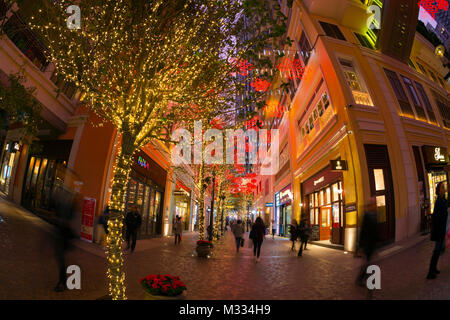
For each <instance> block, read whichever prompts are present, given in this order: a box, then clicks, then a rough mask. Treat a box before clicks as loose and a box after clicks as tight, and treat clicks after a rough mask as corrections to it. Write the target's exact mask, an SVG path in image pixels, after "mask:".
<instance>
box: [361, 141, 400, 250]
mask: <svg viewBox="0 0 450 320" xmlns="http://www.w3.org/2000/svg"><path fill="white" fill-rule="evenodd" d="M364 148H365V152H366V158H367V167H368V170H369V182H370V195H371V197H372V198H374V199H375V202H376V207H377V219H378V233H379V238H380V241H381V242H391V241H393V240H394V238H395V203H394V186H393V183H392V172H391V164H390V161H389V153H388V149H387V146H384V145H364Z"/></svg>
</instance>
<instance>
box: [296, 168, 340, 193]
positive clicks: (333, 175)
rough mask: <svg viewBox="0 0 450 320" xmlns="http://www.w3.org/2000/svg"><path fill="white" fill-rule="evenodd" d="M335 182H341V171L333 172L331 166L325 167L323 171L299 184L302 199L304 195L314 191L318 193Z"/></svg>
mask: <svg viewBox="0 0 450 320" xmlns="http://www.w3.org/2000/svg"><path fill="white" fill-rule="evenodd" d="M337 181H342V171H341V170H337V171H334V170H331V166H327V167H326V168H324V169H323V170H321V171H319V172H318V173H316V174H315V175H313V176H312V177H311V178H309V179H307V180H306V181H304V182H302V184H301V190H302V197H303V196H304V195H308V194H310V193H313V192H314V191H318V190H320V189H321V188H323V187H325V186H327V185H329V184H332V183H335V182H337Z"/></svg>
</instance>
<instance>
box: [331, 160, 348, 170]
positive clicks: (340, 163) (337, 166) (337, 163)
mask: <svg viewBox="0 0 450 320" xmlns="http://www.w3.org/2000/svg"><path fill="white" fill-rule="evenodd" d="M330 164H331V170H335V171H346V170H348V167H347V161H346V160H331V161H330Z"/></svg>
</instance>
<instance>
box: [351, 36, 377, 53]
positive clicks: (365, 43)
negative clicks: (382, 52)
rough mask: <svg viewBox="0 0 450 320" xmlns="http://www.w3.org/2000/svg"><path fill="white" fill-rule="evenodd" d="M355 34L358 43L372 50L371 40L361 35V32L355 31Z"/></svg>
mask: <svg viewBox="0 0 450 320" xmlns="http://www.w3.org/2000/svg"><path fill="white" fill-rule="evenodd" d="M355 36H356V38H357V39H358V41H359V43H360V44H361V45H362V46H363V47H366V48H369V49H372V50H374V49H375V47H374V46H373V45H372V42H370V40H369V39H368V38H367V36H365V35H363V34H359V33H357V32H355Z"/></svg>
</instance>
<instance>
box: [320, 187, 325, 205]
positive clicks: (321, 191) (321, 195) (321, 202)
mask: <svg viewBox="0 0 450 320" xmlns="http://www.w3.org/2000/svg"><path fill="white" fill-rule="evenodd" d="M319 195H320V196H319V199H320V200H319V205H320V206H323V204H324V203H323V190H320V193H319Z"/></svg>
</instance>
